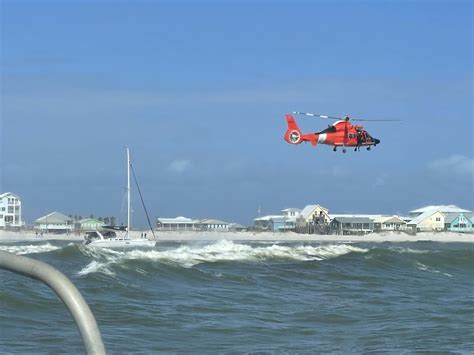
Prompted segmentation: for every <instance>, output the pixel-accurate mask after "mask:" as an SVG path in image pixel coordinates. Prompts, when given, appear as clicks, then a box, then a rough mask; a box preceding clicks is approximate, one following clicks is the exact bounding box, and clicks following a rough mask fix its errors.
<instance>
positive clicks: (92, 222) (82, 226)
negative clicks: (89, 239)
mask: <svg viewBox="0 0 474 355" xmlns="http://www.w3.org/2000/svg"><path fill="white" fill-rule="evenodd" d="M103 226H105V223H104V222H102V221H100V220H98V219H97V218H83V219H81V220H79V221H77V222H75V223H74V230H75V231H76V232H92V231H96V230H100V229H102V227H103Z"/></svg>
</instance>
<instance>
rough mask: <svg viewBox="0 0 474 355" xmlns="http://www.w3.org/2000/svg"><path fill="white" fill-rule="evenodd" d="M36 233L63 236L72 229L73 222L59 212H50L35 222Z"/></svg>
mask: <svg viewBox="0 0 474 355" xmlns="http://www.w3.org/2000/svg"><path fill="white" fill-rule="evenodd" d="M35 229H36V230H37V231H38V232H45V233H55V234H64V233H70V232H71V231H72V230H73V229H74V220H73V219H72V218H71V217H68V216H66V215H64V214H62V213H59V212H51V213H49V214H47V215H46V216H43V217H40V218H38V219H37V220H36V221H35Z"/></svg>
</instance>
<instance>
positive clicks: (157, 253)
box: [80, 240, 368, 275]
mask: <svg viewBox="0 0 474 355" xmlns="http://www.w3.org/2000/svg"><path fill="white" fill-rule="evenodd" d="M367 251H368V249H363V248H358V247H354V246H352V245H346V244H335V245H319V246H295V245H293V246H291V245H290V246H288V245H277V244H272V245H265V246H251V245H248V244H240V243H234V242H232V241H227V240H221V241H219V242H216V243H214V244H207V245H204V246H202V245H200V246H196V245H181V246H180V247H178V248H176V249H169V250H159V249H157V250H130V251H120V252H116V251H105V249H104V250H103V251H100V252H99V251H87V253H88V255H89V256H91V257H93V258H94V259H97V258H99V259H104V260H103V261H96V262H97V264H92V263H91V264H89V265H88V266H86V267H85V268H84V269H83V270H81V271H80V275H86V274H88V273H90V272H104V271H103V269H101V268H102V267H105V268H106V269H108V268H109V267H110V266H111V265H112V264H117V263H121V262H126V261H127V260H152V261H161V262H165V263H172V264H177V265H180V266H182V267H187V268H189V267H193V266H195V265H198V264H201V263H215V262H226V261H240V262H259V261H265V260H271V259H281V260H294V261H320V260H324V259H330V258H336V257H338V256H341V255H345V254H348V253H351V252H356V253H365V252H367Z"/></svg>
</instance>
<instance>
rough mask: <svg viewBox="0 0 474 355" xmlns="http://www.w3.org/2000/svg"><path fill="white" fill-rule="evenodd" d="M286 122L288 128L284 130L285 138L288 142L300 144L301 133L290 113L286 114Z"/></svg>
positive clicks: (301, 139)
mask: <svg viewBox="0 0 474 355" xmlns="http://www.w3.org/2000/svg"><path fill="white" fill-rule="evenodd" d="M286 123H287V125H288V129H287V130H286V132H285V137H284V138H285V140H286V141H287V142H288V143H290V144H300V143H301V142H302V141H303V133H301V130H300V128H299V127H298V124H297V123H296V121H295V118H294V117H293V116H292V115H288V114H287V115H286Z"/></svg>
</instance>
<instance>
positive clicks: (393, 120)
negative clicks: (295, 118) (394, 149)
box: [293, 111, 401, 122]
mask: <svg viewBox="0 0 474 355" xmlns="http://www.w3.org/2000/svg"><path fill="white" fill-rule="evenodd" d="M293 113H294V114H295V115H304V116H310V117H317V118H323V119H330V120H343V121H349V120H350V121H361V122H400V121H401V120H396V119H374V120H372V119H367V118H350V117H349V116H344V117H334V116H326V115H319V114H316V113H309V112H299V111H294V112H293Z"/></svg>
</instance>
